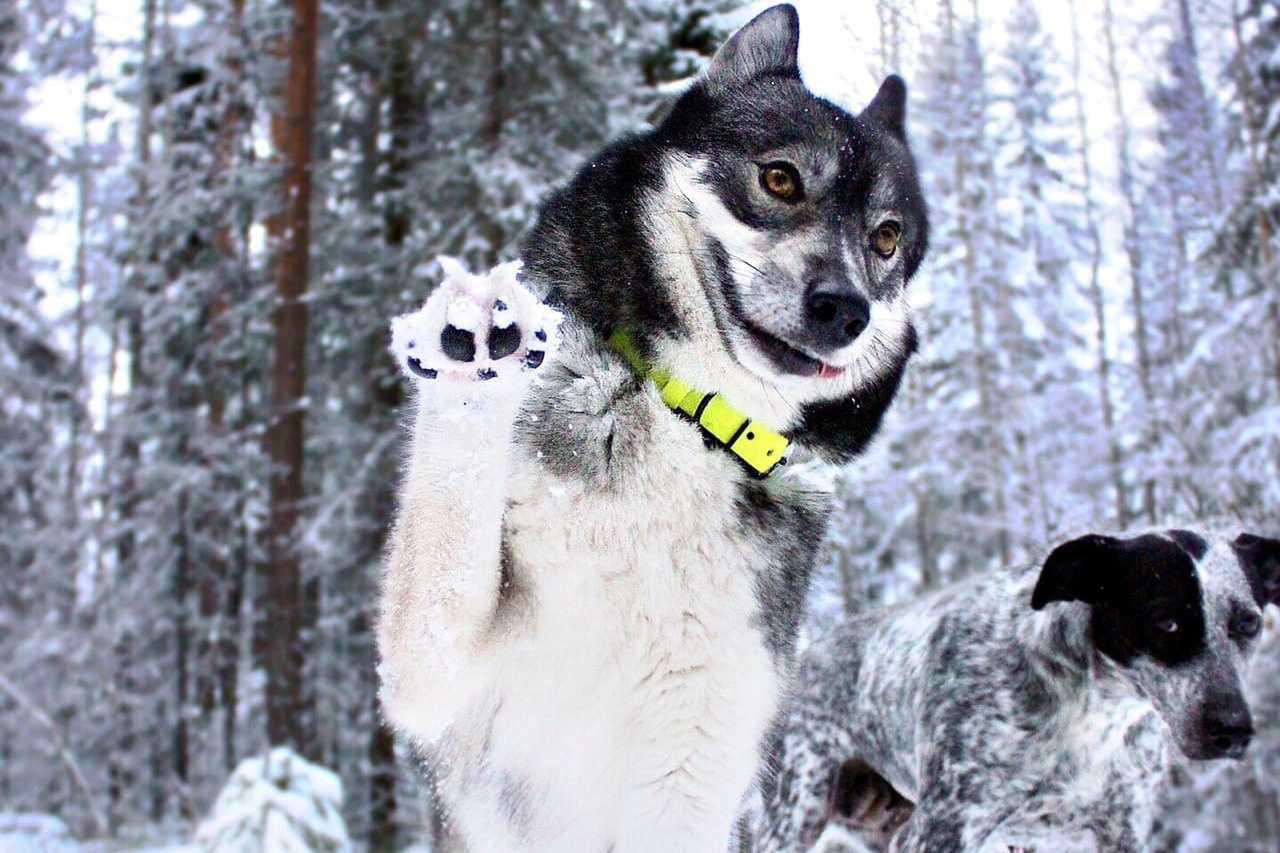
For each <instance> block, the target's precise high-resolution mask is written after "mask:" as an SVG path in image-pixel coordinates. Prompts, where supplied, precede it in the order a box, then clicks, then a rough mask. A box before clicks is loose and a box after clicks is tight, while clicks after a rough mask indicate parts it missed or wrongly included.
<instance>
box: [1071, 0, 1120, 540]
mask: <svg viewBox="0 0 1280 853" xmlns="http://www.w3.org/2000/svg"><path fill="white" fill-rule="evenodd" d="M1070 9H1071V79H1072V84H1073V85H1072V87H1071V88H1072V92H1073V94H1074V98H1075V108H1076V132H1077V133H1078V134H1079V136H1080V167H1081V171H1082V172H1083V174H1084V218H1085V227H1086V229H1087V230H1088V233H1089V245H1090V253H1089V301H1090V303H1091V304H1092V306H1093V320H1094V328H1095V331H1094V352H1095V355H1096V357H1097V359H1098V402H1099V403H1100V404H1101V406H1102V428H1103V431H1104V432H1105V433H1106V440H1107V460H1108V470H1109V471H1110V475H1111V489H1112V492H1113V493H1114V497H1115V513H1116V524H1117V525H1118V526H1119V528H1120V529H1124V528H1125V527H1126V526H1127V525H1128V524H1129V496H1128V493H1127V490H1126V489H1125V484H1124V462H1123V458H1122V454H1121V451H1120V442H1119V440H1118V438H1117V436H1116V415H1115V405H1114V403H1113V402H1112V399H1111V356H1110V355H1109V354H1108V352H1107V313H1106V297H1105V296H1104V294H1103V291H1102V279H1101V275H1100V272H1101V269H1102V237H1101V232H1100V231H1099V229H1098V211H1097V208H1096V207H1095V206H1094V202H1093V160H1092V158H1091V157H1090V155H1089V125H1088V119H1087V115H1088V114H1087V112H1086V111H1085V105H1084V94H1083V89H1082V82H1083V74H1082V72H1081V62H1080V22H1079V19H1078V15H1077V9H1076V0H1071V7H1070Z"/></svg>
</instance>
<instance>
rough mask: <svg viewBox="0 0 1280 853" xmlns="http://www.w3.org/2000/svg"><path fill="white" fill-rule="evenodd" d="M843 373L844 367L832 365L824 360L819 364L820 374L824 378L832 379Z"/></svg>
mask: <svg viewBox="0 0 1280 853" xmlns="http://www.w3.org/2000/svg"><path fill="white" fill-rule="evenodd" d="M841 373H844V368H843V367H832V366H831V365H830V364H827V363H826V362H822V363H820V364H819V365H818V376H820V377H822V378H823V379H831V378H832V377H834V376H839V375H840V374H841Z"/></svg>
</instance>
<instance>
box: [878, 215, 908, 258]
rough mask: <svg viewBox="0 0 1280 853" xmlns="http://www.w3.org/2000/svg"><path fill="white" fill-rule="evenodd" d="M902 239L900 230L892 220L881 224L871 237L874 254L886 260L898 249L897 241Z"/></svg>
mask: <svg viewBox="0 0 1280 853" xmlns="http://www.w3.org/2000/svg"><path fill="white" fill-rule="evenodd" d="M901 239H902V228H901V227H900V226H899V225H898V223H896V222H894V221H893V220H889V221H888V222H883V223H881V224H880V227H879V228H877V229H876V233H875V234H874V235H872V238H871V244H872V247H873V248H874V249H875V250H876V254H878V255H879V256H880V257H882V258H884V259H885V260H888V259H889V258H892V257H893V253H894V252H895V251H897V249H898V241H899V240H901Z"/></svg>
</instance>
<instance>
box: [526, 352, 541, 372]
mask: <svg viewBox="0 0 1280 853" xmlns="http://www.w3.org/2000/svg"><path fill="white" fill-rule="evenodd" d="M546 357H547V354H546V353H545V352H544V351H542V350H540V349H531V350H529V351H528V352H526V353H525V354H524V366H525V369H526V370H536V369H537V368H539V367H541V366H542V360H543V359H544V358H546Z"/></svg>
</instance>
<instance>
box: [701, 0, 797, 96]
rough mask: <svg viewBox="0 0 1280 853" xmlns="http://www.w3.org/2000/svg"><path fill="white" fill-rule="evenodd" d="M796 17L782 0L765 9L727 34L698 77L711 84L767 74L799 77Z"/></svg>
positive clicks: (733, 83) (732, 83)
mask: <svg viewBox="0 0 1280 853" xmlns="http://www.w3.org/2000/svg"><path fill="white" fill-rule="evenodd" d="M799 48H800V17H799V16H798V15H797V14H796V9H795V7H794V6H792V5H790V4H787V3H784V4H782V5H780V6H773V7H771V8H769V9H765V10H764V11H763V12H761V13H760V14H759V15H756V16H755V18H753V19H752V20H751V22H750V23H748V24H747V25H746V26H744V27H742V28H741V29H740V30H738V31H737V32H736V33H734V34H733V35H732V36H730V37H729V40H728V41H726V42H725V43H724V44H723V45H721V46H720V49H719V50H718V51H716V55H715V56H713V57H712V58H711V62H710V63H709V64H708V65H707V67H706V70H704V71H703V72H702V79H703V80H705V81H706V82H707V83H708V84H710V85H712V86H722V87H726V88H727V87H730V86H740V85H742V84H743V83H746V82H748V81H749V80H754V79H755V78H756V77H763V76H765V75H769V74H775V75H781V76H787V77H796V78H799V77H800V63H799V61H798V60H797V58H796V53H797V51H798V50H799Z"/></svg>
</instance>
